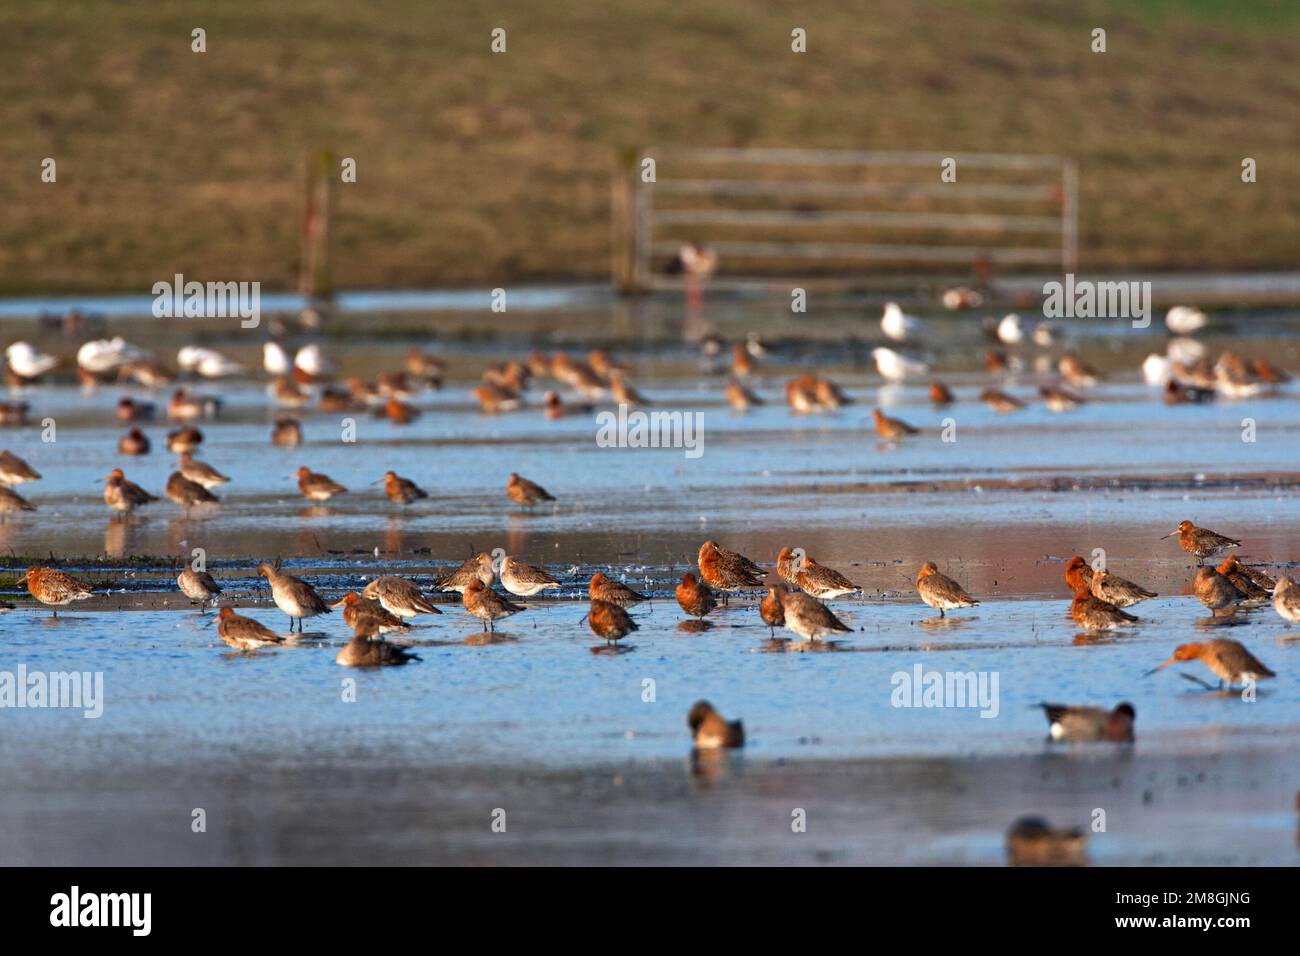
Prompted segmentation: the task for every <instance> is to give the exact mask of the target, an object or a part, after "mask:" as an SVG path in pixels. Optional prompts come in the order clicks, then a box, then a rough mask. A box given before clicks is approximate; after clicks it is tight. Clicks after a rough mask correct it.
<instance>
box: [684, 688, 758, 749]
mask: <svg viewBox="0 0 1300 956" xmlns="http://www.w3.org/2000/svg"><path fill="white" fill-rule="evenodd" d="M686 725H687V726H688V727H690V728H691V734H692V742H693V743H694V744H695V747H696V749H698V750H715V749H718V748H722V747H743V746H745V725H744V724H743V723H742V722H741V721H739V720H733V721H730V722H728V721H727V720H725V719H723V716H722V715H721V714H719V713H718V712H717V711H716V710H714V709H713V705H712V704H710V703H709V702H708V701H707V700H701V701H697V702H696V703H695V706H693V707H692V708H691V711H690V713H689V714H687V715H686Z"/></svg>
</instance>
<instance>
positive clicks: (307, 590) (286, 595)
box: [257, 562, 330, 634]
mask: <svg viewBox="0 0 1300 956" xmlns="http://www.w3.org/2000/svg"><path fill="white" fill-rule="evenodd" d="M257 573H258V574H259V575H261V576H262V577H264V578H266V581H267V583H268V584H269V585H271V597H272V599H273V600H274V601H275V606H276V607H278V608H279V609H280V610H281V611H283V612H284V613H285V614H287V615H289V633H290V634H292V633H293V622H294V621H295V620H296V621H297V622H298V633H299V634H301V633H302V621H303V618H306V617H315V616H316V615H317V614H329V613H330V607H329V605H328V604H326V603H325V599H324V598H322V597H321V596H320V595H319V594H317V593H316V589H315V588H314V587H312V586H311V585H310V584H308V583H307V582H306V581H304V580H302V579H301V578H295V577H294V576H293V575H292V574H285V573H284V572H283V571H281V570H279V569H278V568H276V567H274V566H272V565H270V564H266V563H265V562H263V563H262V564H259V565H258V566H257Z"/></svg>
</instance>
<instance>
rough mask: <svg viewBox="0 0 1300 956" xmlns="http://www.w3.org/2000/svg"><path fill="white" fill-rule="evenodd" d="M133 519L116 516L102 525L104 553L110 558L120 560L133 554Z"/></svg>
mask: <svg viewBox="0 0 1300 956" xmlns="http://www.w3.org/2000/svg"><path fill="white" fill-rule="evenodd" d="M135 539H136V535H135V519H133V518H132V517H131V516H130V515H122V514H117V515H113V517H111V518H109V519H108V524H106V525H104V553H105V554H106V555H108V556H109V557H110V558H121V557H125V556H126V555H128V554H134V553H135Z"/></svg>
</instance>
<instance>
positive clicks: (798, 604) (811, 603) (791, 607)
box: [781, 591, 853, 641]
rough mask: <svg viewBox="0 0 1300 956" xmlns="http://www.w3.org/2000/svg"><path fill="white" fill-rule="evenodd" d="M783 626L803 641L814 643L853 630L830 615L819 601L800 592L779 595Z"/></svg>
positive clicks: (828, 610) (829, 611)
mask: <svg viewBox="0 0 1300 956" xmlns="http://www.w3.org/2000/svg"><path fill="white" fill-rule="evenodd" d="M781 607H782V610H783V611H784V614H785V626H786V629H787V630H790V631H793V632H794V633H795V634H798V635H799V636H800V637H802V638H803V639H804V640H808V641H815V640H817V639H818V638H820V637H825V636H826V635H828V634H841V633H848V632H850V631H852V630H853V628H851V627H849V626H848V625H847V624H845V623H844V622H843V621H841V620H840V619H839V618H838V617H836V616H835V615H834V613H832V611H831V609H830V608H828V607H827V606H826V605H825V604H823V603H822V602H821V601H819V600H817V599H816V598H815V597H810V596H809V595H807V594H804V593H803V592H802V591H791V592H789V593H787V594H782V595H781Z"/></svg>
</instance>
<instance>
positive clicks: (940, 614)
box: [939, 608, 944, 617]
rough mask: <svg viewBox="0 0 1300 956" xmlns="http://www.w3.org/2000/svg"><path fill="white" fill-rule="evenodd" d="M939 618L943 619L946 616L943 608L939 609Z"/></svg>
mask: <svg viewBox="0 0 1300 956" xmlns="http://www.w3.org/2000/svg"><path fill="white" fill-rule="evenodd" d="M939 616H940V617H943V616H944V613H943V608H939Z"/></svg>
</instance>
